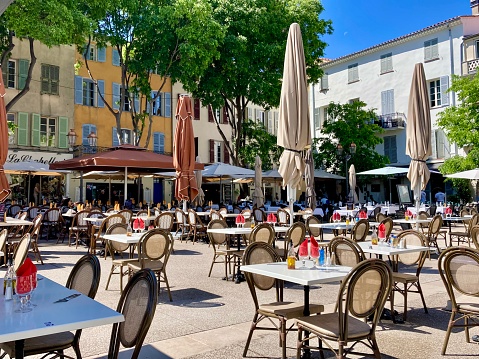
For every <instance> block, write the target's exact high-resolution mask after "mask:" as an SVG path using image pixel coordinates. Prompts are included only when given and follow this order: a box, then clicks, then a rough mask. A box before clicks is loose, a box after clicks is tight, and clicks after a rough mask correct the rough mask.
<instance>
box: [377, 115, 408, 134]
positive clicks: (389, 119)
mask: <svg viewBox="0 0 479 359" xmlns="http://www.w3.org/2000/svg"><path fill="white" fill-rule="evenodd" d="M377 124H378V125H379V126H380V127H382V128H384V129H386V130H401V129H404V127H406V115H405V114H404V113H401V112H395V113H389V114H387V115H380V116H379V117H378V122H377Z"/></svg>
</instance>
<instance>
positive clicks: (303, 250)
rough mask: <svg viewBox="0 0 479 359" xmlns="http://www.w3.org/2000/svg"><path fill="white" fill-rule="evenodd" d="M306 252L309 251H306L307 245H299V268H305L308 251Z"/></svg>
mask: <svg viewBox="0 0 479 359" xmlns="http://www.w3.org/2000/svg"><path fill="white" fill-rule="evenodd" d="M308 252H309V251H308V248H307V247H301V246H299V251H298V257H299V259H300V260H301V262H302V265H301V268H300V269H306V260H307V259H308V258H309V253H308Z"/></svg>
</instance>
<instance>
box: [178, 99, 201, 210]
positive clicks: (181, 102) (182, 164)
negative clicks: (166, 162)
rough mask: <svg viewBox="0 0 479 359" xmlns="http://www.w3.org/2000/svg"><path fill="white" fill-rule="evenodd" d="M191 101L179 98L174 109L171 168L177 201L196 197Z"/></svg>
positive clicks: (190, 199)
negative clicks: (174, 120)
mask: <svg viewBox="0 0 479 359" xmlns="http://www.w3.org/2000/svg"><path fill="white" fill-rule="evenodd" d="M191 113H192V111H191V99H190V98H189V97H188V96H185V95H183V96H180V98H179V99H178V105H177V107H176V119H177V120H178V123H177V124H176V131H175V138H174V148H173V166H174V167H175V170H176V187H175V197H176V199H177V200H178V201H182V200H183V201H185V202H184V206H183V207H184V208H183V209H184V210H186V201H193V200H194V199H195V198H196V196H197V195H198V188H197V185H196V177H195V173H194V169H195V136H194V134H193V124H192V123H191Z"/></svg>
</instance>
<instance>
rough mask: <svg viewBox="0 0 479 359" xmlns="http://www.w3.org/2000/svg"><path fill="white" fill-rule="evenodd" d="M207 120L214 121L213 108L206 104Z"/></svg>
mask: <svg viewBox="0 0 479 359" xmlns="http://www.w3.org/2000/svg"><path fill="white" fill-rule="evenodd" d="M208 122H215V120H214V118H213V108H212V107H211V105H208ZM210 162H211V161H210ZM212 163H213V162H212Z"/></svg>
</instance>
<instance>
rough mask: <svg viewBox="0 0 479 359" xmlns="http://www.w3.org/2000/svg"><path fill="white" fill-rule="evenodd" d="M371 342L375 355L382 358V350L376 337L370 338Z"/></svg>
mask: <svg viewBox="0 0 479 359" xmlns="http://www.w3.org/2000/svg"><path fill="white" fill-rule="evenodd" d="M370 342H371V349H372V350H373V353H374V357H375V358H377V359H381V352H380V351H379V347H378V343H377V341H376V337H372V338H370Z"/></svg>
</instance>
